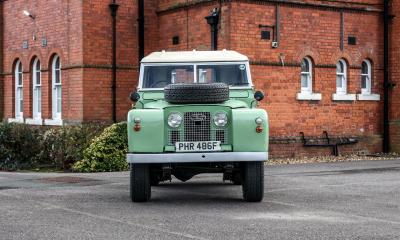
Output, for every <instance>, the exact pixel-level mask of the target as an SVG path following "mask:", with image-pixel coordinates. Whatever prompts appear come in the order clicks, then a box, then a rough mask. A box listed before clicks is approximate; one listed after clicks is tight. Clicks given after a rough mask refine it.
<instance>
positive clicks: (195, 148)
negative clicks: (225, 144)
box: [175, 141, 221, 152]
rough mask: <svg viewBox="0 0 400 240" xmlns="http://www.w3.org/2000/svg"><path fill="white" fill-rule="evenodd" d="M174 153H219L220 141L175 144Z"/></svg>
mask: <svg viewBox="0 0 400 240" xmlns="http://www.w3.org/2000/svg"><path fill="white" fill-rule="evenodd" d="M175 151H176V152H213V151H221V141H206V142H176V143H175Z"/></svg>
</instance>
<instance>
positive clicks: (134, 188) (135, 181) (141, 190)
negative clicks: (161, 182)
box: [130, 164, 151, 202]
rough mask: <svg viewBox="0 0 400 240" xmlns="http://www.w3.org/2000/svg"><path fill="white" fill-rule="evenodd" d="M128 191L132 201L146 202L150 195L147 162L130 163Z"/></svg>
mask: <svg viewBox="0 0 400 240" xmlns="http://www.w3.org/2000/svg"><path fill="white" fill-rule="evenodd" d="M130 193H131V199H132V202H146V201H148V200H149V199H150V197H151V186H150V169H149V165H148V164H131V182H130Z"/></svg>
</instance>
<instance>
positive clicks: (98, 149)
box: [72, 122, 128, 172]
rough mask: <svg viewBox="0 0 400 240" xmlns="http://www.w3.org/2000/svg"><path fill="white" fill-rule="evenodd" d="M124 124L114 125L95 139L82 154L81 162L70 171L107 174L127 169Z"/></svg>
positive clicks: (126, 142) (126, 143)
mask: <svg viewBox="0 0 400 240" xmlns="http://www.w3.org/2000/svg"><path fill="white" fill-rule="evenodd" d="M126 128H127V125H126V122H123V123H117V124H114V125H112V126H110V127H108V128H106V129H104V131H103V132H102V133H101V134H100V135H99V136H97V137H95V138H94V139H93V140H92V141H91V143H90V146H89V147H88V148H87V149H85V150H84V152H83V160H81V161H78V162H76V163H75V164H74V165H73V167H72V169H73V170H74V171H77V172H106V171H107V172H109V171H123V170H127V169H128V164H127V162H126V160H125V155H126V153H127V151H128V136H127V130H126Z"/></svg>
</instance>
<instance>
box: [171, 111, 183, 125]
mask: <svg viewBox="0 0 400 240" xmlns="http://www.w3.org/2000/svg"><path fill="white" fill-rule="evenodd" d="M181 123H182V116H181V115H180V114H178V113H171V114H170V115H169V116H168V125H169V126H170V127H173V128H177V127H179V126H180V125H181Z"/></svg>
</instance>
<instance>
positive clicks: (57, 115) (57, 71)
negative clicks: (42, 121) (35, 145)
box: [51, 55, 62, 119]
mask: <svg viewBox="0 0 400 240" xmlns="http://www.w3.org/2000/svg"><path fill="white" fill-rule="evenodd" d="M51 75H52V115H53V116H52V117H53V119H61V112H62V81H61V61H60V57H59V56H57V55H56V56H54V58H53V62H52V73H51Z"/></svg>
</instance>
